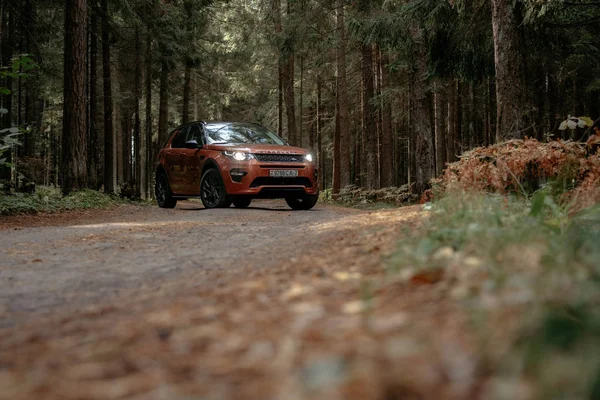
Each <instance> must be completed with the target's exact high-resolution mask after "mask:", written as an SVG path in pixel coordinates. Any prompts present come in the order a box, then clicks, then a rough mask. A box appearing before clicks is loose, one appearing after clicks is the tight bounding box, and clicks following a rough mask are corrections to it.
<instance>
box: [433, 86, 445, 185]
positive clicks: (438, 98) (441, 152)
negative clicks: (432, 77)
mask: <svg viewBox="0 0 600 400" xmlns="http://www.w3.org/2000/svg"><path fill="white" fill-rule="evenodd" d="M436 89H437V90H436V93H435V95H434V96H435V147H436V148H435V155H436V163H435V165H436V174H437V175H441V174H442V171H443V170H444V167H445V165H446V162H447V161H448V160H447V158H446V139H447V138H446V135H447V133H446V110H447V102H446V92H445V90H446V89H445V87H444V85H443V83H442V82H441V79H440V80H439V81H438V82H437V87H436Z"/></svg>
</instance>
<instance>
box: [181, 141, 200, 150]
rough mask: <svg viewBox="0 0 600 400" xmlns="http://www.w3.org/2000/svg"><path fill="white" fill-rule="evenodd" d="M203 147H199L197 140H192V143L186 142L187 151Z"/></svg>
mask: <svg viewBox="0 0 600 400" xmlns="http://www.w3.org/2000/svg"><path fill="white" fill-rule="evenodd" d="M201 147H202V146H198V142H197V141H195V140H190V141H187V142H185V148H186V149H199V148H201Z"/></svg>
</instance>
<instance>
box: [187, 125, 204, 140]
mask: <svg viewBox="0 0 600 400" xmlns="http://www.w3.org/2000/svg"><path fill="white" fill-rule="evenodd" d="M190 140H195V141H196V142H197V143H198V144H203V142H202V132H201V131H200V127H199V126H198V125H192V127H191V128H190V133H189V134H188V138H187V141H188V142H189V141H190Z"/></svg>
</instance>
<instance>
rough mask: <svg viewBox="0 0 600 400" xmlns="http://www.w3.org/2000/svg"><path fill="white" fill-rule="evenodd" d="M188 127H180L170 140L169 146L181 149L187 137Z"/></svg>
mask: <svg viewBox="0 0 600 400" xmlns="http://www.w3.org/2000/svg"><path fill="white" fill-rule="evenodd" d="M188 129H189V128H188V127H187V126H186V127H185V128H182V129H181V130H180V131H179V132H178V133H177V135H176V136H175V137H174V138H173V141H172V142H171V148H173V149H182V148H184V147H185V138H186V137H187V133H188Z"/></svg>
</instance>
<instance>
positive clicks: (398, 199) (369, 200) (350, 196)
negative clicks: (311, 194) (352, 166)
mask: <svg viewBox="0 0 600 400" xmlns="http://www.w3.org/2000/svg"><path fill="white" fill-rule="evenodd" d="M418 200H419V197H418V196H417V195H415V194H414V193H413V192H412V186H411V185H402V186H400V187H387V188H381V189H373V190H369V189H364V188H362V187H359V186H356V185H350V186H346V187H345V188H344V189H342V190H340V193H339V194H338V195H333V192H332V190H331V189H326V190H323V191H321V195H320V198H319V201H320V202H321V203H330V204H341V205H344V206H348V207H355V208H360V209H373V208H386V207H397V206H406V205H410V204H415V203H417V202H418Z"/></svg>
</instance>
